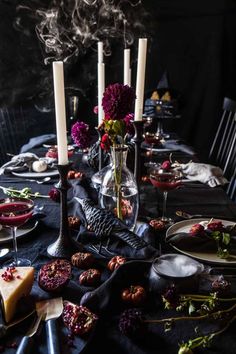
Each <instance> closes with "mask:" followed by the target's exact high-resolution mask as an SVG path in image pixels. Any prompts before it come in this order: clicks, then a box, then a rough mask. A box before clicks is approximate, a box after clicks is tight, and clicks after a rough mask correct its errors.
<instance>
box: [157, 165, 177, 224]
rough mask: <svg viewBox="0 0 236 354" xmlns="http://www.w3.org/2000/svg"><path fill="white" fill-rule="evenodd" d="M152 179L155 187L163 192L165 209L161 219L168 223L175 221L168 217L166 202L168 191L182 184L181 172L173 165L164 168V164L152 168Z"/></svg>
mask: <svg viewBox="0 0 236 354" xmlns="http://www.w3.org/2000/svg"><path fill="white" fill-rule="evenodd" d="M150 181H151V183H152V184H153V186H154V187H156V188H158V189H160V190H161V191H162V192H163V211H162V217H160V218H159V220H161V221H163V222H165V223H166V224H171V223H173V220H172V219H171V218H168V217H166V202H167V196H168V192H169V191H171V190H173V189H176V188H177V187H179V186H180V185H181V174H180V172H179V171H176V170H175V169H173V168H171V165H170V166H169V168H167V169H164V168H163V165H162V166H159V167H157V168H153V169H152V171H151V172H150Z"/></svg>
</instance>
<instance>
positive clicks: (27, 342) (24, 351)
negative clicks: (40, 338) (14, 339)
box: [16, 312, 44, 354]
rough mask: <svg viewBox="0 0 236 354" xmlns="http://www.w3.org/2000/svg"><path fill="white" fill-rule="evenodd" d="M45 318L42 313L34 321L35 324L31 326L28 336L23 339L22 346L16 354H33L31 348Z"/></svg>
mask: <svg viewBox="0 0 236 354" xmlns="http://www.w3.org/2000/svg"><path fill="white" fill-rule="evenodd" d="M43 316H44V313H43V312H42V313H41V314H40V315H37V317H36V318H35V319H34V322H33V324H32V325H31V327H30V329H29V330H28V332H27V333H26V335H25V336H24V337H23V338H22V340H21V342H20V345H19V347H18V349H17V352H16V354H30V353H32V351H31V348H32V345H33V335H34V334H35V333H36V332H37V330H38V327H39V324H40V322H41V320H42V318H43Z"/></svg>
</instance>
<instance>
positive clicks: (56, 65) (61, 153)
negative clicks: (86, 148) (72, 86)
mask: <svg viewBox="0 0 236 354" xmlns="http://www.w3.org/2000/svg"><path fill="white" fill-rule="evenodd" d="M53 83H54V99H55V112H56V128H57V150H58V164H59V165H67V164H68V151H67V130H66V106H65V88H64V71H63V62H62V61H57V62H53Z"/></svg>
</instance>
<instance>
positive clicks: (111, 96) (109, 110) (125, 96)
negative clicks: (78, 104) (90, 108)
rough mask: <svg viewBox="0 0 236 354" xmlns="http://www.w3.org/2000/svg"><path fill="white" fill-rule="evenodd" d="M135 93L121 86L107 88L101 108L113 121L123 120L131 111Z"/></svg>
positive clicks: (130, 88) (114, 85)
mask: <svg viewBox="0 0 236 354" xmlns="http://www.w3.org/2000/svg"><path fill="white" fill-rule="evenodd" d="M134 100H135V93H134V90H133V88H132V87H130V86H128V85H123V84H119V83H116V84H112V85H109V86H107V88H106V90H105V92H104V94H103V99H102V106H103V110H104V113H105V115H106V116H108V117H110V119H113V120H119V119H123V118H124V117H125V116H126V115H127V114H128V113H129V112H132V110H133V104H134Z"/></svg>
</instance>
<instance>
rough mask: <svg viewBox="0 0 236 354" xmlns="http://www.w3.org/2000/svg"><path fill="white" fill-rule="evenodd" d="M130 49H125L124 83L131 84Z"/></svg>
mask: <svg viewBox="0 0 236 354" xmlns="http://www.w3.org/2000/svg"><path fill="white" fill-rule="evenodd" d="M130 71H131V69H130V49H124V85H129V86H131V81H130V78H131V76H130Z"/></svg>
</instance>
